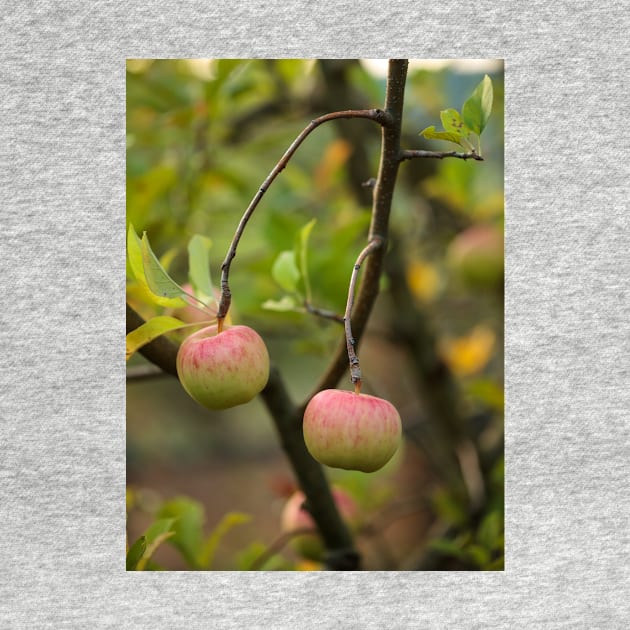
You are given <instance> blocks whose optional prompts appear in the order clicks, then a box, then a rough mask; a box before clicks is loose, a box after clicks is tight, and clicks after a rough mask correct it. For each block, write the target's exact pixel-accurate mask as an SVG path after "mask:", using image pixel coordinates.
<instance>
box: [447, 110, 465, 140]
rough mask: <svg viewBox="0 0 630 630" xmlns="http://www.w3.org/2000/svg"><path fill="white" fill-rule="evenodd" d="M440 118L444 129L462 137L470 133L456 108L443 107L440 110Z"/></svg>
mask: <svg viewBox="0 0 630 630" xmlns="http://www.w3.org/2000/svg"><path fill="white" fill-rule="evenodd" d="M440 120H441V121H442V126H443V127H444V129H445V130H446V131H448V132H452V133H455V134H457V135H458V136H464V137H466V136H468V135H469V134H470V129H468V127H466V124H465V123H464V121H463V120H462V117H461V116H460V115H459V112H458V111H457V110H456V109H445V110H443V111H441V112H440Z"/></svg>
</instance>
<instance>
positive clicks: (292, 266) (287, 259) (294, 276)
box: [271, 251, 300, 293]
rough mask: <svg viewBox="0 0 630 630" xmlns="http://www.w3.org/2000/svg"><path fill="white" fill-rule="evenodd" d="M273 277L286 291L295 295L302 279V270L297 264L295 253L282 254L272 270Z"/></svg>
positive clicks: (285, 252)
mask: <svg viewBox="0 0 630 630" xmlns="http://www.w3.org/2000/svg"><path fill="white" fill-rule="evenodd" d="M271 276H272V278H273V279H274V280H275V281H276V282H277V283H278V284H279V285H280V286H281V287H282V288H283V289H284V290H285V291H288V292H290V293H295V292H296V291H297V284H298V281H299V279H300V270H299V269H298V267H297V264H296V262H295V252H292V251H284V252H280V254H279V255H278V257H277V258H276V260H275V262H274V263H273V267H272V268H271Z"/></svg>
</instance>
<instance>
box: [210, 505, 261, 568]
mask: <svg viewBox="0 0 630 630" xmlns="http://www.w3.org/2000/svg"><path fill="white" fill-rule="evenodd" d="M250 520H251V516H249V515H248V514H242V513H241V512H229V513H228V514H226V515H225V516H224V517H223V518H222V519H221V520H220V521H219V524H218V525H217V526H216V527H215V528H214V529H213V530H212V532H211V533H210V535H209V536H208V538H207V539H206V542H205V544H204V546H203V549H202V551H201V554H200V556H199V564H200V565H201V566H202V567H204V568H206V569H207V568H209V567H210V565H211V564H212V561H213V559H214V556H215V554H216V551H217V547H218V546H219V543H220V542H221V539H222V538H223V537H224V536H225V535H226V534H227V533H228V532H229V531H230V530H231V529H233V528H234V527H237V526H238V525H243V524H244V523H248V522H249V521H250Z"/></svg>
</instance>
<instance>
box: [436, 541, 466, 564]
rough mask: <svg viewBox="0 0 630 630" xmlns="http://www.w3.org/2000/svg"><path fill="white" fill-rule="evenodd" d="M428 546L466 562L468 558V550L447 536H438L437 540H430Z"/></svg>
mask: <svg viewBox="0 0 630 630" xmlns="http://www.w3.org/2000/svg"><path fill="white" fill-rule="evenodd" d="M428 547H429V549H432V550H433V551H437V552H439V553H441V554H442V555H444V556H451V557H453V558H457V559H458V560H462V561H464V562H466V561H467V560H468V554H467V553H466V551H465V550H464V549H462V548H461V547H460V546H459V545H458V544H457V543H455V542H453V541H452V540H447V539H446V538H438V539H436V540H432V541H431V542H429V545H428Z"/></svg>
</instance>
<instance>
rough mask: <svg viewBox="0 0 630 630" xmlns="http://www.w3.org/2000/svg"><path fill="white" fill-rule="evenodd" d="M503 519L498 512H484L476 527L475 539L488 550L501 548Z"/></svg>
mask: <svg viewBox="0 0 630 630" xmlns="http://www.w3.org/2000/svg"><path fill="white" fill-rule="evenodd" d="M502 531H503V519H502V517H501V514H499V512H496V511H494V512H490V513H489V514H486V516H485V517H484V519H483V520H482V521H481V524H480V525H479V528H478V529H477V541H478V542H479V544H480V545H482V546H483V547H484V548H485V549H487V550H488V551H495V550H500V549H502V540H501V538H502V536H501V533H502Z"/></svg>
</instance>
